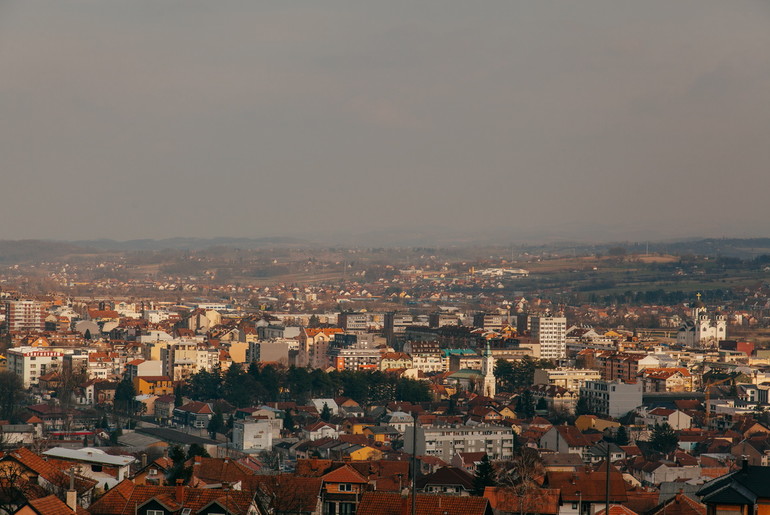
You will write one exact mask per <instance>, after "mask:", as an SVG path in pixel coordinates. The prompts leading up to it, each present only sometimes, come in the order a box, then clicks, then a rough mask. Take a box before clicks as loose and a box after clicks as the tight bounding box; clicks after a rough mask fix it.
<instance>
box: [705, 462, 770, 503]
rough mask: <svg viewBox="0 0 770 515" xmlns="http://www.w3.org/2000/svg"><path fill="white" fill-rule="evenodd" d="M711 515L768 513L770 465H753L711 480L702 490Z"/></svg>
mask: <svg viewBox="0 0 770 515" xmlns="http://www.w3.org/2000/svg"><path fill="white" fill-rule="evenodd" d="M698 497H700V499H701V502H703V504H705V505H706V513H707V515H717V514H722V513H730V514H735V515H753V514H758V515H766V514H767V513H768V505H770V467H757V466H754V465H749V463H748V461H746V460H744V461H743V462H742V464H741V468H740V469H738V470H736V471H734V472H731V473H729V474H726V475H724V476H722V477H719V478H717V479H714V480H712V481H709V482H708V483H706V484H705V485H703V487H702V488H701V489H700V490H698Z"/></svg>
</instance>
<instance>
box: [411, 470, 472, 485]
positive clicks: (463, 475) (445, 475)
mask: <svg viewBox="0 0 770 515" xmlns="http://www.w3.org/2000/svg"><path fill="white" fill-rule="evenodd" d="M428 485H452V486H461V487H462V488H464V489H465V490H471V489H473V476H472V475H471V474H469V473H468V472H466V471H465V470H463V469H461V468H457V467H441V468H440V469H438V470H436V471H435V472H433V473H432V474H427V475H425V476H422V477H421V478H420V479H418V480H417V488H425V487H426V486H428Z"/></svg>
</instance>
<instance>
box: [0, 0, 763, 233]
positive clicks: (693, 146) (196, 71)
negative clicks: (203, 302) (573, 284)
mask: <svg viewBox="0 0 770 515" xmlns="http://www.w3.org/2000/svg"><path fill="white" fill-rule="evenodd" d="M0 157H1V158H2V183H0V184H1V186H0V187H1V188H2V190H1V191H2V202H1V203H0V223H2V226H1V227H2V229H1V230H0V239H9V238H10V239H17V238H56V239H87V238H115V239H132V238H162V237H172V236H202V237H211V236H245V237H259V236H274V235H305V236H306V235H310V234H313V233H318V232H321V233H346V232H352V233H365V232H368V231H385V230H391V229H394V230H403V229H407V228H409V227H410V226H413V225H416V226H419V227H440V228H445V229H447V230H451V231H454V230H456V231H458V232H463V233H468V232H471V231H475V230H479V231H490V230H493V229H498V230H500V231H501V234H505V233H506V231H507V232H509V233H510V234H513V235H516V234H519V233H521V234H527V235H530V236H531V234H533V233H537V232H538V231H542V232H543V233H544V234H546V233H547V234H561V235H569V234H570V232H569V231H574V235H575V236H578V237H594V238H598V239H601V238H602V237H606V238H618V237H622V235H624V234H626V233H627V234H629V235H630V236H629V237H634V236H637V235H642V236H643V237H648V238H655V237H661V238H663V237H669V236H683V235H696V236H706V235H708V236H730V235H735V236H745V235H758V236H769V235H770V230H768V227H770V223H769V221H770V200H769V199H768V194H769V193H770V166H769V164H770V2H767V1H766V0H757V1H741V0H731V1H724V0H714V1H708V0H691V1H687V0H676V1H671V0H644V1H639V0H631V1H622V0H607V1H593V0H580V1H572V0H564V1H549V0H530V1H526V2H523V1H514V0H501V1H484V2H469V1H468V0H457V1H455V0H436V1H415V0H405V1H399V0H387V1H377V2H374V1H348V2H337V1H319V0H310V1H307V2H301V1H293V0H292V1H286V0H276V1H261V0H260V1H255V0H244V1H228V0H217V1H212V0H205V1H194V0H183V1H171V0H163V1H159V0H146V1H145V0H124V1H115V0H93V1H77V0H72V1H61V0H55V1H54V0H52V1H37V0H15V1H8V0H0Z"/></svg>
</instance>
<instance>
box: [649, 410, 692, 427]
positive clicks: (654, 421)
mask: <svg viewBox="0 0 770 515" xmlns="http://www.w3.org/2000/svg"><path fill="white" fill-rule="evenodd" d="M640 412H641V413H642V415H643V419H642V420H643V423H644V424H646V425H647V426H648V427H655V426H658V425H663V424H668V425H669V426H671V428H672V429H673V430H674V431H680V430H682V429H690V428H691V427H692V417H691V416H690V415H688V414H687V413H685V412H684V411H680V410H678V409H671V408H663V407H658V408H653V409H651V410H649V411H647V410H646V408H642V409H641V410H640Z"/></svg>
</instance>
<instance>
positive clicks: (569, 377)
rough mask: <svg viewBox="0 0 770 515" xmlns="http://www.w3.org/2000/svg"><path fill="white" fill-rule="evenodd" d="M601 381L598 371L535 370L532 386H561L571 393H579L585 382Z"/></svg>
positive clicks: (581, 369)
mask: <svg viewBox="0 0 770 515" xmlns="http://www.w3.org/2000/svg"><path fill="white" fill-rule="evenodd" d="M597 379H601V374H600V373H599V371H598V370H591V369H587V368H567V367H559V368H554V369H542V368H538V369H536V370H535V377H534V384H546V385H553V386H561V387H562V388H566V389H567V390H570V391H573V392H579V391H580V387H582V386H583V385H584V384H585V382H586V381H595V380H597Z"/></svg>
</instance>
